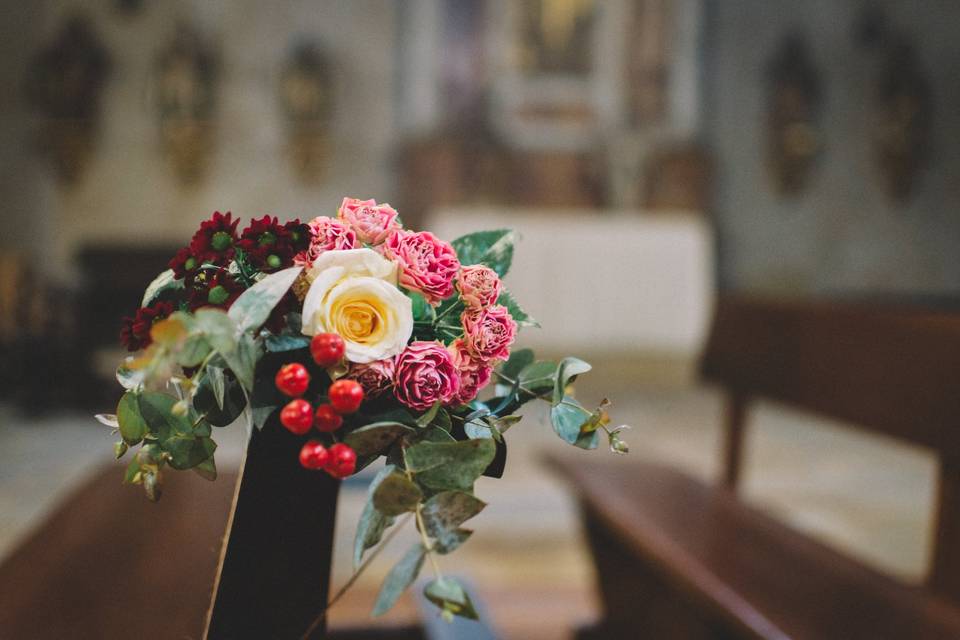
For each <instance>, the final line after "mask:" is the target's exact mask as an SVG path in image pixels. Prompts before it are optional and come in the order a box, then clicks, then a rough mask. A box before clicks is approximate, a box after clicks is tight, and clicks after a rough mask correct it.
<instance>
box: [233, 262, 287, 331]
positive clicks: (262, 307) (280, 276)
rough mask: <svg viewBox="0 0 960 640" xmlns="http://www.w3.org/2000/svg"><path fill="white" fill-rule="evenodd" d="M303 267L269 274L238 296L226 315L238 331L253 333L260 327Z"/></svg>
mask: <svg viewBox="0 0 960 640" xmlns="http://www.w3.org/2000/svg"><path fill="white" fill-rule="evenodd" d="M301 271H303V267H290V268H289V269H284V270H283V271H277V272H276V273H271V274H270V275H268V276H267V277H265V278H263V279H262V280H260V281H259V282H257V283H256V284H255V285H253V286H252V287H250V288H249V289H247V290H246V291H244V292H243V293H242V294H240V297H239V298H237V299H236V301H235V302H234V303H233V305H231V306H230V311H228V312H227V314H228V315H229V316H230V318H231V319H232V320H233V321H234V322H235V323H236V325H237V328H238V329H239V330H240V331H253V330H254V329H257V328H258V327H260V326H261V325H262V324H263V323H264V322H266V321H267V318H269V317H270V312H271V311H273V308H274V307H275V306H277V303H278V302H280V300H282V299H283V296H285V295H286V294H287V291H289V290H290V287H291V286H293V282H294V280H296V279H297V276H299V275H300V272H301Z"/></svg>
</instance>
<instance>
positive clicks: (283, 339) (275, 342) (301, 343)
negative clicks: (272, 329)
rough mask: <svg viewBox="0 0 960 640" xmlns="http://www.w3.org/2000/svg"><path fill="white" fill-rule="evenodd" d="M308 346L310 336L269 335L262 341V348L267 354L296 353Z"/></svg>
mask: <svg viewBox="0 0 960 640" xmlns="http://www.w3.org/2000/svg"><path fill="white" fill-rule="evenodd" d="M309 346H310V336H293V335H291V336H275V335H269V336H267V338H266V340H264V347H266V349H267V351H268V352H269V353H280V352H284V351H296V350H297V349H306V348H307V347H309Z"/></svg>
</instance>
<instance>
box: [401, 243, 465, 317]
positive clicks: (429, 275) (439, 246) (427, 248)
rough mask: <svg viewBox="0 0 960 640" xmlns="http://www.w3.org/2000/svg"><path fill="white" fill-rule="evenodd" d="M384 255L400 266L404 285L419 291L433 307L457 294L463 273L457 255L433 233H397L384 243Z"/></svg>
mask: <svg viewBox="0 0 960 640" xmlns="http://www.w3.org/2000/svg"><path fill="white" fill-rule="evenodd" d="M384 255H385V256H386V257H387V258H389V259H390V260H393V261H394V262H396V263H397V265H398V266H399V267H400V284H401V285H403V286H404V287H406V288H407V289H410V290H412V291H419V292H420V293H421V294H423V297H424V298H425V299H426V301H427V302H429V303H430V304H438V303H439V302H440V301H441V300H443V299H444V298H448V297H450V294H452V293H453V279H454V278H455V277H456V275H457V271H459V270H460V261H459V260H457V252H456V251H454V250H453V247H451V246H450V244H449V243H447V242H444V241H442V240H440V239H438V238H437V237H436V236H435V235H433V234H432V233H430V232H429V231H417V232H414V231H395V232H394V233H393V234H392V235H391V236H390V237H389V238H387V242H386V244H384Z"/></svg>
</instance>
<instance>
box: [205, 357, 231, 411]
mask: <svg viewBox="0 0 960 640" xmlns="http://www.w3.org/2000/svg"><path fill="white" fill-rule="evenodd" d="M206 380H207V381H208V382H209V383H210V390H211V391H212V392H213V399H214V400H215V401H216V403H217V407H218V408H219V409H223V403H224V400H225V397H226V388H227V381H226V380H225V379H224V375H223V367H217V366H215V365H208V366H207V377H206Z"/></svg>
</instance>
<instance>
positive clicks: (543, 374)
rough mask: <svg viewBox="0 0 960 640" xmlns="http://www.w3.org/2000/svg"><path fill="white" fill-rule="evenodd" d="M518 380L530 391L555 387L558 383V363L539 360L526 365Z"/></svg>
mask: <svg viewBox="0 0 960 640" xmlns="http://www.w3.org/2000/svg"><path fill="white" fill-rule="evenodd" d="M517 380H518V381H519V382H520V384H521V385H522V386H523V387H525V388H527V389H529V390H530V391H534V392H538V393H539V392H541V391H546V390H548V389H553V388H554V387H555V386H556V383H557V363H556V362H550V361H549V360H538V361H537V362H534V363H533V364H529V365H527V366H526V367H524V368H523V370H522V371H520V375H519V376H517Z"/></svg>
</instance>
